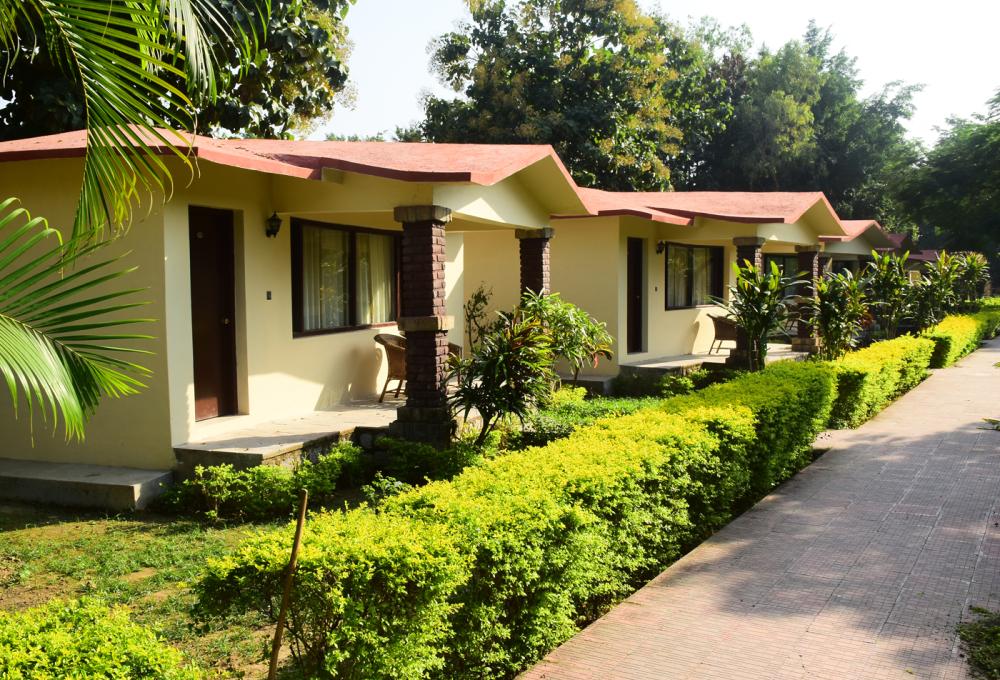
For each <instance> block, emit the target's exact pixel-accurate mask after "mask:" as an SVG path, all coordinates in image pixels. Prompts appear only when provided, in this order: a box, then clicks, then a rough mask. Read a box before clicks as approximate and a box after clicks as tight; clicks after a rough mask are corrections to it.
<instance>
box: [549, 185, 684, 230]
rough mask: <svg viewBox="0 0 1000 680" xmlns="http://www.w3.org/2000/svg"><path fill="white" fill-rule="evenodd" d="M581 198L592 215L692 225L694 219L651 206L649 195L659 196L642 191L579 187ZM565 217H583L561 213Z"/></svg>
mask: <svg viewBox="0 0 1000 680" xmlns="http://www.w3.org/2000/svg"><path fill="white" fill-rule="evenodd" d="M577 191H578V192H579V194H580V198H581V199H582V200H583V202H584V204H585V205H586V206H587V208H588V209H589V210H590V213H591V214H592V215H599V216H602V217H603V216H615V215H634V216H635V217H641V218H643V219H647V220H652V221H654V222H666V223H667V224H677V225H681V226H690V225H691V224H692V223H693V220H692V219H691V218H690V217H682V216H681V215H676V214H673V213H671V212H666V211H663V210H658V209H656V208H653V207H650V205H649V200H648V199H647V198H646V197H647V196H658V195H659V194H650V193H642V192H628V191H604V190H602V189H586V188H583V187H580V188H579V189H577ZM559 217H563V218H572V217H581V215H560V216H559Z"/></svg>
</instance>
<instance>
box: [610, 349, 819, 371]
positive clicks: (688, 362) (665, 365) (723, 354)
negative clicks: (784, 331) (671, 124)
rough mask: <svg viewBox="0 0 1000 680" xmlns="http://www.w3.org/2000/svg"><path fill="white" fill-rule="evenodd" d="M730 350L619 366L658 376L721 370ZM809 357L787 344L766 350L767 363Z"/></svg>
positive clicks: (625, 369)
mask: <svg viewBox="0 0 1000 680" xmlns="http://www.w3.org/2000/svg"><path fill="white" fill-rule="evenodd" d="M729 352H730V350H729V349H727V348H723V349H722V350H720V351H719V352H717V353H713V354H709V353H708V352H696V353H694V354H678V355H674V356H667V357H659V358H655V359H645V360H642V361H635V362H626V363H623V364H622V365H621V370H622V371H623V372H647V371H648V372H654V373H660V374H667V373H673V374H678V375H686V374H688V373H692V372H694V371H697V370H698V369H700V368H707V369H709V370H712V369H713V368H721V367H723V366H725V365H726V359H728V358H729ZM808 356H809V353H808V352H799V351H795V350H793V349H792V346H791V345H789V344H779V343H772V344H769V345H768V348H767V360H766V361H767V363H769V364H771V363H774V362H775V361H804V360H805V359H806V358H807V357H808Z"/></svg>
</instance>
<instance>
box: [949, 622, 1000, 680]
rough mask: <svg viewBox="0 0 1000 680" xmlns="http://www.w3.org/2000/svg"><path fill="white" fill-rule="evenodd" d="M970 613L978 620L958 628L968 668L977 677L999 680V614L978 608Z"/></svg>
mask: <svg viewBox="0 0 1000 680" xmlns="http://www.w3.org/2000/svg"><path fill="white" fill-rule="evenodd" d="M972 611H973V612H974V613H975V614H978V615H979V618H978V619H977V620H975V621H970V622H968V623H963V624H961V625H960V626H959V627H958V634H959V637H961V638H962V646H963V647H964V648H965V652H966V654H967V655H968V657H969V666H971V667H972V670H973V672H974V673H975V674H976V676H977V677H980V678H990V679H991V680H1000V613H998V612H991V611H987V610H985V609H980V608H978V607H973V609H972Z"/></svg>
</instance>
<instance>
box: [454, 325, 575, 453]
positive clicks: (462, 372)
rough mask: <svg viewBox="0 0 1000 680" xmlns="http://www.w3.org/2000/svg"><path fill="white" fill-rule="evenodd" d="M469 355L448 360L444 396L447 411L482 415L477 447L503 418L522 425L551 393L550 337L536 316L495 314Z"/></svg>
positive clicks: (553, 377)
mask: <svg viewBox="0 0 1000 680" xmlns="http://www.w3.org/2000/svg"><path fill="white" fill-rule="evenodd" d="M499 316H500V318H499V319H498V321H497V323H496V324H494V326H493V327H492V328H491V329H490V330H489V331H488V332H486V333H485V334H483V336H482V338H481V341H480V344H479V346H478V347H476V348H475V349H474V350H473V351H472V354H471V355H470V356H469V358H468V359H459V358H457V357H453V358H452V370H451V371H450V375H449V376H448V377H447V378H446V379H447V380H448V381H450V380H452V379H455V380H456V381H457V386H456V388H455V391H454V392H453V393H452V394H451V395H450V396H449V398H448V402H449V405H450V406H451V408H452V410H453V411H454V412H456V413H462V414H463V416H464V417H468V415H469V413H470V412H471V411H472V410H473V409H475V410H476V411H478V412H479V415H480V417H481V418H482V419H483V425H482V428H481V429H480V431H479V435H478V437H477V438H476V441H475V445H476V446H480V445H482V444H483V443H484V442H485V441H486V439H487V437H489V435H490V433H491V432H492V431H493V430H494V429H495V428H496V426H497V425H498V424H500V422H501V421H502V420H503V418H505V417H507V416H516V417H517V418H518V419H519V420H520V421H521V422H522V423H523V421H524V418H525V416H527V415H528V413H529V412H530V411H531V409H532V408H534V407H535V406H536V405H538V404H540V403H544V402H545V400H546V399H548V398H549V395H550V394H551V392H552V384H553V382H554V381H555V377H556V376H555V373H554V372H553V371H552V340H551V337H550V336H549V334H548V333H547V332H546V330H545V328H544V327H543V326H542V325H541V324H540V323H539V322H538V321H537V320H536V319H528V318H525V317H524V316H523V315H522V314H521V313H520V311H517V310H515V311H514V312H513V313H509V314H508V313H504V312H501V313H500V315H499Z"/></svg>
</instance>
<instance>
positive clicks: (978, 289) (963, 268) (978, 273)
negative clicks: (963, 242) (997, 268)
mask: <svg viewBox="0 0 1000 680" xmlns="http://www.w3.org/2000/svg"><path fill="white" fill-rule="evenodd" d="M956 260H957V262H958V277H957V281H956V282H955V288H956V294H957V295H958V297H959V300H960V301H961V302H963V303H965V304H966V306H970V305H972V303H974V302H975V301H976V300H978V299H979V298H981V297H982V296H983V291H984V290H985V289H986V284H987V283H988V282H989V280H990V263H989V262H988V261H987V259H986V258H985V257H984V256H983V255H982V254H981V253H975V252H968V253H960V254H958V255H957V256H956Z"/></svg>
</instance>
